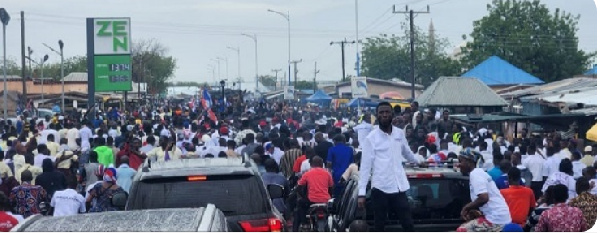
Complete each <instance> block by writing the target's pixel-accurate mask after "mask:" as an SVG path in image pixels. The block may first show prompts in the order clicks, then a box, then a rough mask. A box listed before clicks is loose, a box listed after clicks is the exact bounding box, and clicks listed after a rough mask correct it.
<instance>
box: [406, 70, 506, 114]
mask: <svg viewBox="0 0 600 233" xmlns="http://www.w3.org/2000/svg"><path fill="white" fill-rule="evenodd" d="M416 101H417V102H419V106H422V107H435V108H444V109H449V110H450V112H451V113H453V114H457V113H458V114H473V113H475V114H484V113H491V112H501V111H502V108H503V107H505V106H507V105H508V103H507V102H506V101H505V100H504V99H502V97H500V96H499V95H498V94H496V92H494V90H492V89H491V88H490V87H488V86H487V85H485V84H484V83H483V82H482V81H481V80H479V79H476V78H462V77H440V78H438V79H437V80H436V81H435V82H433V83H432V84H431V86H429V87H428V88H427V89H426V90H425V91H424V92H423V94H421V95H420V96H419V97H417V99H416Z"/></svg>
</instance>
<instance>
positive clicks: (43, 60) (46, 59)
mask: <svg viewBox="0 0 600 233" xmlns="http://www.w3.org/2000/svg"><path fill="white" fill-rule="evenodd" d="M46 61H48V54H46V55H44V58H42V62H40V65H41V66H42V72H41V73H42V104H43V103H44V102H45V99H44V63H45V62H46Z"/></svg>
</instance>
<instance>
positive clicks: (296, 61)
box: [290, 59, 302, 87]
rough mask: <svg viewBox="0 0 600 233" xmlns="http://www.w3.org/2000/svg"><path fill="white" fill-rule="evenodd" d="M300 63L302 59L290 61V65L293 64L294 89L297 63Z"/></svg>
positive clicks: (296, 79)
mask: <svg viewBox="0 0 600 233" xmlns="http://www.w3.org/2000/svg"><path fill="white" fill-rule="evenodd" d="M300 62H302V59H300V60H295V61H290V63H291V64H294V87H296V84H297V83H298V63H300Z"/></svg>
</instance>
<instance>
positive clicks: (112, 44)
mask: <svg viewBox="0 0 600 233" xmlns="http://www.w3.org/2000/svg"><path fill="white" fill-rule="evenodd" d="M94 34H95V35H94V54H95V55H108V54H111V55H112V54H128V55H129V54H131V27H130V19H129V18H95V19H94Z"/></svg>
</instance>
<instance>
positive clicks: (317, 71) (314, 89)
mask: <svg viewBox="0 0 600 233" xmlns="http://www.w3.org/2000/svg"><path fill="white" fill-rule="evenodd" d="M318 73H319V70H317V62H315V77H314V78H313V92H317V74H318Z"/></svg>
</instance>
